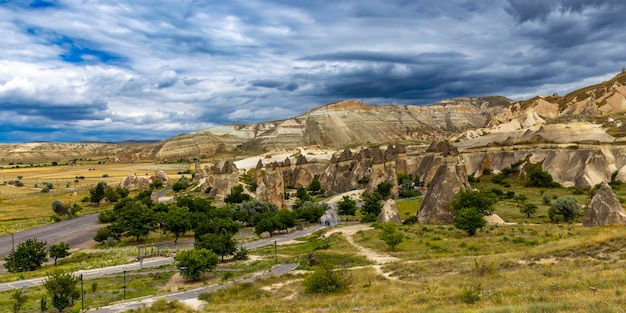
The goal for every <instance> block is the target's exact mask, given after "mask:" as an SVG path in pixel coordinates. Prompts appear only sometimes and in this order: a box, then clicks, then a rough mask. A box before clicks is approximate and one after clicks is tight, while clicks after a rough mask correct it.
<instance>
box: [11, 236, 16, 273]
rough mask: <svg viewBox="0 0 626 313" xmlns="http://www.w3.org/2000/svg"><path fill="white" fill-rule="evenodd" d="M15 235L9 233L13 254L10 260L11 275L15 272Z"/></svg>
mask: <svg viewBox="0 0 626 313" xmlns="http://www.w3.org/2000/svg"><path fill="white" fill-rule="evenodd" d="M14 235H15V233H11V246H12V248H11V252H13V257H12V258H11V259H12V260H13V273H15V272H17V271H16V270H15V236H14Z"/></svg>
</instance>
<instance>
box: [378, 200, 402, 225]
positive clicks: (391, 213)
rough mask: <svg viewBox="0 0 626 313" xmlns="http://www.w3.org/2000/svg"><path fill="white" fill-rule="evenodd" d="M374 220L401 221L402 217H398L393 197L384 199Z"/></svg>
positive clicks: (382, 221)
mask: <svg viewBox="0 0 626 313" xmlns="http://www.w3.org/2000/svg"><path fill="white" fill-rule="evenodd" d="M376 221H377V222H379V223H387V222H391V223H397V224H401V223H402V218H400V212H398V208H397V207H396V202H395V201H394V200H393V199H389V200H387V201H385V204H384V205H383V208H382V209H381V210H380V214H378V217H377V218H376Z"/></svg>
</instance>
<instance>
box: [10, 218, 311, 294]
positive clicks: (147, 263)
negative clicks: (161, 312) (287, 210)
mask: <svg viewBox="0 0 626 313" xmlns="http://www.w3.org/2000/svg"><path fill="white" fill-rule="evenodd" d="M57 224H58V223H57ZM322 227H323V226H321V225H314V226H311V227H308V228H306V229H304V230H301V231H294V232H291V233H288V234H282V235H275V236H274V237H270V238H264V239H259V240H256V241H253V242H249V243H245V244H243V245H242V246H243V247H244V248H246V249H249V250H253V249H258V248H261V247H265V246H269V245H273V244H274V243H280V242H285V241H289V240H293V239H296V238H299V237H305V236H308V235H310V234H312V233H314V232H315V231H317V230H318V229H320V228H322ZM9 240H10V237H9ZM173 263H174V259H173V258H153V259H146V260H144V261H143V268H149V267H158V266H161V265H167V264H173ZM140 268H142V266H140V264H139V263H131V264H124V265H117V266H111V267H104V268H99V269H91V270H83V271H78V272H74V274H75V275H80V274H83V279H85V280H86V279H90V278H96V277H102V276H107V275H114V274H120V273H123V272H124V271H133V270H138V269H140ZM44 279H45V278H44V277H38V278H32V279H25V280H19V281H14V282H10V283H0V291H5V290H13V289H16V288H23V287H32V286H39V285H41V284H43V281H44Z"/></svg>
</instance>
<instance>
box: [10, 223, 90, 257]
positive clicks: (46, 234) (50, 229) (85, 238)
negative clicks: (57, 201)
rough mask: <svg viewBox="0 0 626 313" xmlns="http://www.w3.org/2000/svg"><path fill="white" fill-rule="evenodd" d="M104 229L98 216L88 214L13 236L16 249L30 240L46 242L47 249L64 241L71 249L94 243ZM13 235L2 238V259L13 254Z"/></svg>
mask: <svg viewBox="0 0 626 313" xmlns="http://www.w3.org/2000/svg"><path fill="white" fill-rule="evenodd" d="M100 227H102V225H101V224H99V223H98V214H97V213H94V214H87V215H83V216H80V217H77V218H73V219H71V220H66V221H61V222H58V223H53V224H49V225H45V226H41V227H36V228H31V229H27V230H24V231H21V232H18V233H15V234H13V236H14V240H15V247H17V245H18V244H19V243H21V242H24V241H26V240H27V239H30V238H37V240H41V241H43V240H45V241H46V242H47V247H50V246H51V245H54V244H58V243H59V242H61V241H63V242H65V243H67V244H69V245H70V247H71V248H75V247H81V246H88V245H90V244H91V243H93V237H94V236H95V235H96V232H97V231H98V229H99V228H100ZM11 241H12V240H11V235H10V234H9V235H4V236H1V237H0V258H4V257H6V256H7V255H9V253H10V252H11V249H12V242H11Z"/></svg>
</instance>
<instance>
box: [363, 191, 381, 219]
mask: <svg viewBox="0 0 626 313" xmlns="http://www.w3.org/2000/svg"><path fill="white" fill-rule="evenodd" d="M361 200H363V205H362V206H361V214H363V218H361V222H363V223H371V222H375V221H376V218H377V217H378V214H380V211H381V210H382V209H383V204H382V202H380V201H381V200H382V196H381V195H380V194H379V193H377V192H373V193H369V192H367V191H366V192H364V193H363V194H362V195H361Z"/></svg>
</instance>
